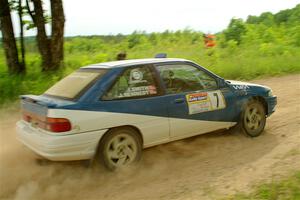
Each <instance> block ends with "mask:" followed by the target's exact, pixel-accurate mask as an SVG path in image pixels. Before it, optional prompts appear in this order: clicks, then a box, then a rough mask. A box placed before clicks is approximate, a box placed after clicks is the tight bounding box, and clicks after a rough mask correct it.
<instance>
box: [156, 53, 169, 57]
mask: <svg viewBox="0 0 300 200" xmlns="http://www.w3.org/2000/svg"><path fill="white" fill-rule="evenodd" d="M166 57H167V54H166V53H158V54H156V55H155V58H166Z"/></svg>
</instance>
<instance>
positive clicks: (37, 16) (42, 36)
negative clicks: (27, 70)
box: [32, 0, 52, 71]
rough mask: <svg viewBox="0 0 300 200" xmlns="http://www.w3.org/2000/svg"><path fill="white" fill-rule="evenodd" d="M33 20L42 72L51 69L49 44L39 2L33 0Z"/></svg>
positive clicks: (39, 0)
mask: <svg viewBox="0 0 300 200" xmlns="http://www.w3.org/2000/svg"><path fill="white" fill-rule="evenodd" d="M32 2H33V5H34V18H33V21H34V23H35V25H36V27H37V43H38V48H39V51H40V54H41V57H42V70H43V71H48V70H51V69H52V54H51V48H50V47H51V43H50V39H48V37H47V34H46V28H45V18H44V13H43V7H42V2H41V0H33V1H32Z"/></svg>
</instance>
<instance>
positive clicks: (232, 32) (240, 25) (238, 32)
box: [224, 19, 246, 44]
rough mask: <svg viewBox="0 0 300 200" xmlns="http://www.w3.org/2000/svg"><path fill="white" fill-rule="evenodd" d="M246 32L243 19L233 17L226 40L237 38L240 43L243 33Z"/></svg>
mask: <svg viewBox="0 0 300 200" xmlns="http://www.w3.org/2000/svg"><path fill="white" fill-rule="evenodd" d="M245 32H246V27H245V24H244V22H243V20H242V19H231V21H230V23H229V26H228V28H227V29H226V30H225V32H224V34H225V38H226V41H229V40H235V41H236V42H237V44H240V42H241V40H242V35H243V34H244V33H245Z"/></svg>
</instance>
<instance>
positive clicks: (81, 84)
mask: <svg viewBox="0 0 300 200" xmlns="http://www.w3.org/2000/svg"><path fill="white" fill-rule="evenodd" d="M106 71H107V70H105V69H79V70H77V71H75V72H73V73H72V74H70V75H68V76H66V77H65V78H63V79H62V80H60V81H59V82H57V83H56V84H55V85H53V86H52V87H51V88H49V89H48V90H47V91H46V92H45V93H44V94H45V95H50V96H55V97H60V98H64V99H74V98H76V97H77V96H78V95H80V94H81V93H82V92H84V90H85V89H86V88H88V87H89V86H90V85H91V84H92V83H93V82H94V81H95V80H96V79H98V78H100V77H101V76H103V75H104V74H105V73H106Z"/></svg>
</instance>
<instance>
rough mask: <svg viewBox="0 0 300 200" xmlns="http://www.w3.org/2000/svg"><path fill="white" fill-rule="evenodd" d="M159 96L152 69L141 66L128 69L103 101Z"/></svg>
mask: <svg viewBox="0 0 300 200" xmlns="http://www.w3.org/2000/svg"><path fill="white" fill-rule="evenodd" d="M157 94H158V88H157V84H156V82H155V79H154V76H153V73H152V70H151V68H150V67H149V66H141V67H135V68H128V69H126V70H125V71H124V73H123V74H122V75H121V76H120V77H119V78H118V79H117V81H116V82H115V83H114V84H113V86H112V87H111V88H110V89H109V90H108V91H107V93H106V94H105V95H104V96H103V97H102V99H103V100H114V99H124V98H141V97H148V96H155V95H157Z"/></svg>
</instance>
